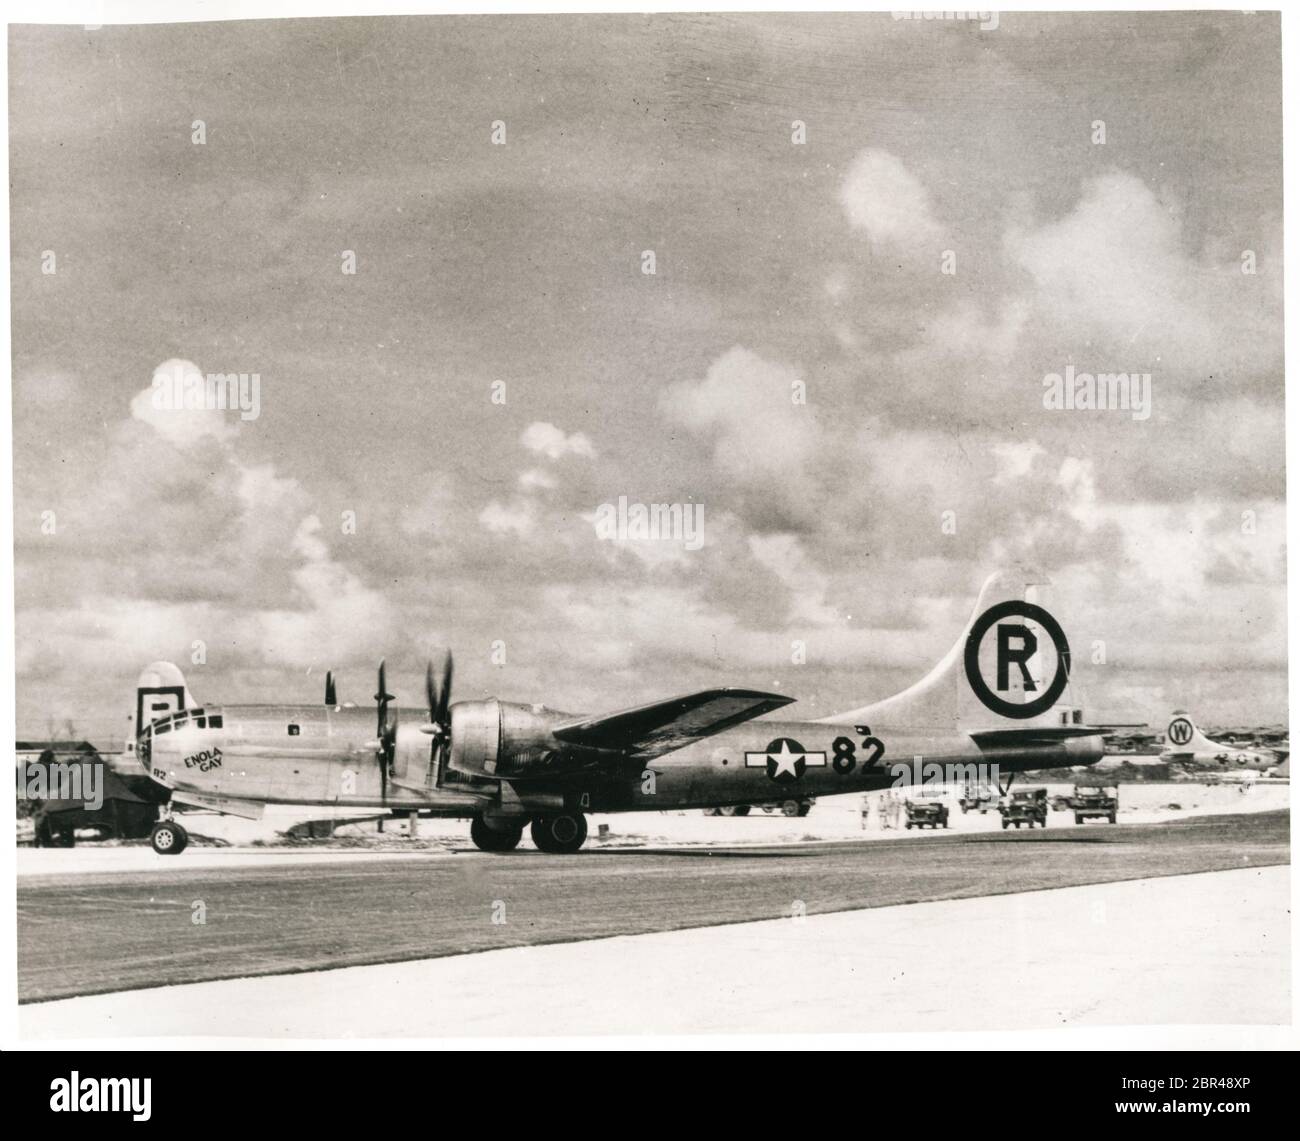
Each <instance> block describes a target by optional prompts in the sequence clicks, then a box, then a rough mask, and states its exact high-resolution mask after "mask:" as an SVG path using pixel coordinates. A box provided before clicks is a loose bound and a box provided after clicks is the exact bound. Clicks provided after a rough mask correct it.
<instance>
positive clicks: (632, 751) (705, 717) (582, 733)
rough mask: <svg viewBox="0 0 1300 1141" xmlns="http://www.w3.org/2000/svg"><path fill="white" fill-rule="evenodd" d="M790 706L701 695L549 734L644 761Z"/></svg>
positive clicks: (784, 701) (742, 694)
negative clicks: (784, 706)
mask: <svg viewBox="0 0 1300 1141" xmlns="http://www.w3.org/2000/svg"><path fill="white" fill-rule="evenodd" d="M792 701H794V698H793V697H782V696H781V695H780V694H778V693H761V692H759V691H758V690H753V689H704V690H701V691H700V692H699V693H690V694H687V695H686V696H684V697H670V698H669V699H668V700H667V701H655V702H652V703H651V704H650V705H638V706H637V707H636V708H634V709H624V710H622V711H621V712H619V713H605V714H601V715H600V716H597V717H580V718H575V719H574V720H573V721H565V722H562V723H561V724H560V725H558V726H556V727H555V728H554V729H552V730H551V731H552V732H553V733H554V734H555V736H556V737H557V738H559V739H560V740H561V741H564V742H566V743H567V744H570V745H579V746H584V747H587V748H592V749H608V750H611V751H617V752H622V753H625V754H626V755H627V756H629V757H634V758H636V759H637V760H642V761H645V760H650V759H651V758H653V757H658V756H662V755H663V754H664V753H670V752H672V751H673V750H674V749H680V748H681V747H682V746H683V745H689V744H690V743H691V742H692V741H697V740H699V739H700V738H701V737H710V736H712V735H713V734H714V733H721V732H722V731H723V730H725V729H730V728H731V727H732V726H733V725H739V724H740V723H741V722H743V721H748V720H750V719H751V718H753V717H761V716H762V715H763V714H764V713H771V712H772V710H774V709H780V708H781V707H782V706H783V705H789V704H790V703H791V702H792Z"/></svg>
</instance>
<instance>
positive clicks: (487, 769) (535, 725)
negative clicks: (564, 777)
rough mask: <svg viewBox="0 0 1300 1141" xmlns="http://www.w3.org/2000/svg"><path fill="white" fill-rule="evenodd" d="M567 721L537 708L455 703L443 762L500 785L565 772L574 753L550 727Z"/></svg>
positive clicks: (481, 702) (502, 702)
mask: <svg viewBox="0 0 1300 1141" xmlns="http://www.w3.org/2000/svg"><path fill="white" fill-rule="evenodd" d="M569 718H570V715H569V714H567V713H558V712H556V711H555V710H553V709H545V708H543V707H542V706H540V705H516V704H513V703H511V702H505V701H497V700H495V699H494V700H492V701H462V702H458V703H457V704H455V705H453V706H452V707H451V756H450V757H449V759H448V763H449V764H450V766H451V767H452V768H453V769H456V770H457V771H458V772H462V773H469V774H470V775H472V776H484V777H495V778H497V779H499V780H500V779H511V778H515V777H521V776H545V775H550V774H553V773H557V772H560V771H566V770H567V768H568V767H569V766H568V765H567V764H566V761H568V760H570V758H571V754H573V753H574V751H573V750H571V749H569V748H568V747H567V746H565V745H564V744H563V743H562V742H560V741H557V740H556V739H555V737H554V735H553V734H552V733H551V726H553V725H558V724H560V723H561V722H563V721H567V720H569ZM572 759H573V760H574V761H575V762H576V761H577V758H576V756H574V757H573V758H572Z"/></svg>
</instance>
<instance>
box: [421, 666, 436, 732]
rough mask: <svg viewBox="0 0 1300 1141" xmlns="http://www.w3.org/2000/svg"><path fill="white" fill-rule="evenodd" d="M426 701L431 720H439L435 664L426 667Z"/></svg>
mask: <svg viewBox="0 0 1300 1141" xmlns="http://www.w3.org/2000/svg"><path fill="white" fill-rule="evenodd" d="M424 701H425V705H427V706H428V709H429V720H430V721H431V722H436V721H437V720H438V685H437V682H435V681H434V679H433V662H431V661H430V662H426V663H425V665H424Z"/></svg>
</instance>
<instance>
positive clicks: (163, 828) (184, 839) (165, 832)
mask: <svg viewBox="0 0 1300 1141" xmlns="http://www.w3.org/2000/svg"><path fill="white" fill-rule="evenodd" d="M189 842H190V834H189V833H188V832H186V831H185V829H184V828H182V827H181V826H180V825H179V824H177V823H176V822H175V821H174V820H160V821H159V822H158V823H157V824H155V825H154V826H153V831H152V832H150V833H149V843H150V844H152V845H153V850H154V851H155V852H157V853H158V855H160V856H179V855H180V854H181V853H182V852H183V851H185V845H186V844H188V843H189Z"/></svg>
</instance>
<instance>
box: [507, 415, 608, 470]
mask: <svg viewBox="0 0 1300 1141" xmlns="http://www.w3.org/2000/svg"><path fill="white" fill-rule="evenodd" d="M519 440H520V443H522V444H523V445H524V447H525V448H527V449H528V450H529V451H530V452H537V453H538V454H539V455H543V456H545V457H546V458H547V459H551V460H558V459H563V458H564V457H565V456H586V457H587V458H588V459H590V458H592V457H594V456H595V454H596V449H595V448H594V447H593V446H592V443H591V441H590V440H589V439H587V437H586V436H584V435H583V434H582V433H581V432H574V433H573V434H572V435H566V434H565V432H564V431H563V430H562V429H560V428H557V427H556V426H555V425H554V424H548V423H546V422H545V421H541V420H539V421H535V422H534V423H532V424H529V425H528V427H527V428H525V429H524V431H523V435H522V436H520V437H519Z"/></svg>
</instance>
